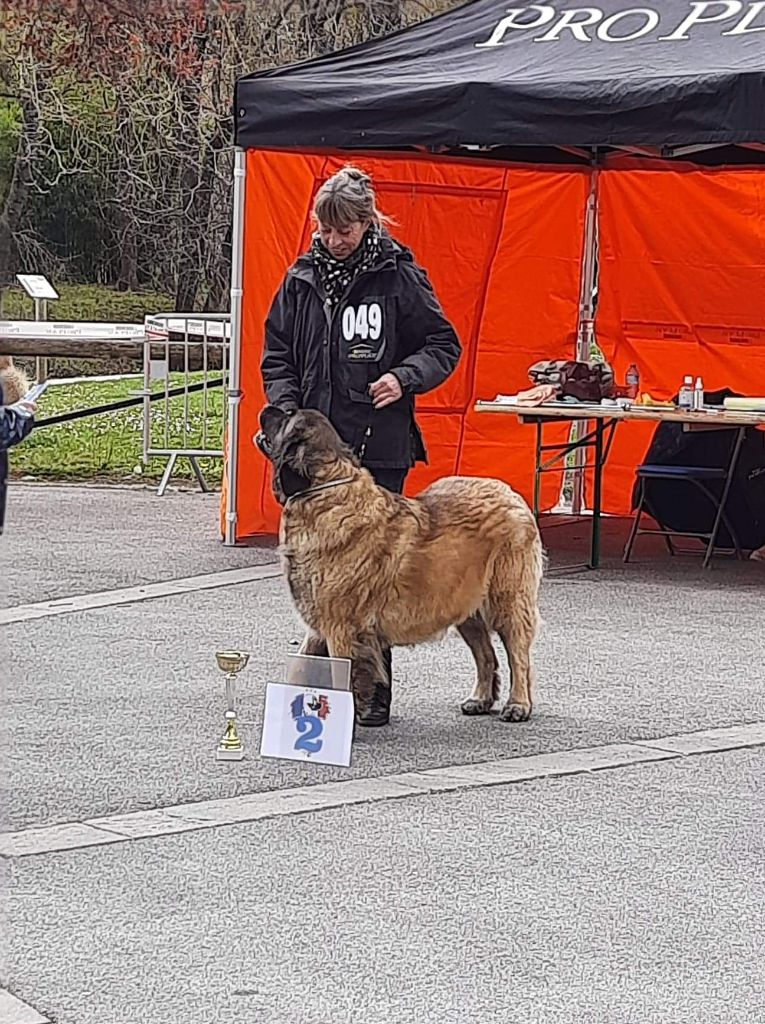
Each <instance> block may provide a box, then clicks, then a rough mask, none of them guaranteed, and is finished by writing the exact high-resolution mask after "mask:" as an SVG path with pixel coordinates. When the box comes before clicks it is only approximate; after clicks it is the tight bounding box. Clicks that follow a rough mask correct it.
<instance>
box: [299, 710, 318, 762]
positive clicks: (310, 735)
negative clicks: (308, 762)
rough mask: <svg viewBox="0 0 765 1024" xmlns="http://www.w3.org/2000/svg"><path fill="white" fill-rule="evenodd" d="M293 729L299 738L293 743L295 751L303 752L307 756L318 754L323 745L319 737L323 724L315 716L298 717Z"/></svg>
mask: <svg viewBox="0 0 765 1024" xmlns="http://www.w3.org/2000/svg"><path fill="white" fill-rule="evenodd" d="M295 727H296V728H297V731H298V732H299V733H302V735H301V736H298V738H297V740H296V741H295V748H294V749H295V750H305V751H306V753H308V754H318V753H319V751H320V750H321V748H322V745H323V743H324V741H323V740H320V739H319V736H321V734H322V733H323V732H324V723H323V722H322V721H321V719H320V718H317V717H316V715H300V716H299V718H296V719H295Z"/></svg>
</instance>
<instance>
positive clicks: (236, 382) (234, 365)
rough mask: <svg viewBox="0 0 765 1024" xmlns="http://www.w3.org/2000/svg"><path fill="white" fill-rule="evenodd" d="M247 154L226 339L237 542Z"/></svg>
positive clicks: (232, 539)
mask: <svg viewBox="0 0 765 1024" xmlns="http://www.w3.org/2000/svg"><path fill="white" fill-rule="evenodd" d="M245 175H246V154H245V151H244V150H243V149H241V148H239V147H237V148H236V149H235V150H234V216H233V230H232V234H231V339H230V341H229V377H228V444H227V450H226V472H227V474H228V491H227V495H226V525H225V531H224V537H223V543H224V544H225V545H226V546H227V547H232V546H233V545H235V544H236V521H237V495H238V482H239V404H240V402H241V400H242V390H241V375H242V370H241V367H242V267H243V264H244V196H245V185H246V181H245Z"/></svg>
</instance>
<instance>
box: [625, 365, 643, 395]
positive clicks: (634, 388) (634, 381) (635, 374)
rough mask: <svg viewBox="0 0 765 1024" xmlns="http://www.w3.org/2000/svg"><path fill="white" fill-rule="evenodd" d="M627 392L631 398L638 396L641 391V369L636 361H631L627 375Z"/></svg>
mask: <svg viewBox="0 0 765 1024" xmlns="http://www.w3.org/2000/svg"><path fill="white" fill-rule="evenodd" d="M625 379H626V383H627V394H628V397H629V398H637V396H638V392H639V391H640V371H639V370H638V368H637V366H635V364H634V363H630V366H629V369H628V370H627V376H626V378H625Z"/></svg>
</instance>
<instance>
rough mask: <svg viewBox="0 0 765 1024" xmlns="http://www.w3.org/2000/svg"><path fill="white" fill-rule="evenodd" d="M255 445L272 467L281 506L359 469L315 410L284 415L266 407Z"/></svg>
mask: <svg viewBox="0 0 765 1024" xmlns="http://www.w3.org/2000/svg"><path fill="white" fill-rule="evenodd" d="M255 443H256V444H257V446H258V448H259V449H260V450H261V451H262V452H263V454H264V455H265V456H266V457H267V458H268V459H270V461H271V463H272V464H273V467H274V494H275V495H276V500H277V501H278V502H279V504H280V505H283V504H284V503H285V501H286V500H287V498H291V497H292V496H293V495H295V494H300V493H301V492H303V491H307V490H308V489H309V488H310V487H313V486H315V485H316V484H321V483H326V482H327V481H329V480H333V479H335V478H337V477H341V476H343V475H345V474H347V472H348V470H349V469H350V467H351V466H352V465H358V461H357V459H356V458H355V456H354V455H353V453H352V452H351V450H350V448H348V447H347V445H345V444H343V442H342V441H341V440H340V436H339V434H338V433H337V431H336V430H335V428H334V427H333V426H332V424H331V423H330V422H329V420H328V419H327V418H326V416H323V415H322V414H321V413H320V412H317V411H316V410H314V409H300V410H298V411H296V412H285V411H284V410H283V409H280V408H278V406H275V405H267V406H266V408H265V409H264V410H263V411H262V412H261V414H260V433H259V434H258V435H257V436H256V438H255Z"/></svg>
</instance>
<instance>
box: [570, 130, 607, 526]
mask: <svg viewBox="0 0 765 1024" xmlns="http://www.w3.org/2000/svg"><path fill="white" fill-rule="evenodd" d="M599 173H600V171H599V168H598V157H597V151H595V150H594V151H593V154H592V173H591V175H590V193H589V195H588V196H587V206H586V209H585V220H584V248H583V253H582V278H581V289H580V293H579V323H578V325H577V336H576V358H577V359H578V360H581V361H582V362H587V361H588V360H589V359H590V353H591V349H592V343H593V341H594V340H595V285H596V281H597V273H598V259H597V248H598V175H599ZM586 431H587V422H586V421H585V420H581V421H577V422H576V423H575V424H574V425H573V427H572V435H573V436H572V440H573V441H578V440H579V439H580V434H582V433H586ZM574 460H575V461H574V473H573V478H574V488H573V494H572V498H571V511H572V512H573V514H574V515H581V513H582V511H583V510H584V508H585V493H584V490H585V488H584V484H585V463H586V460H587V452H586V450H585V449H584V448H583V447H582V448H577V449H576V452H575V454H574Z"/></svg>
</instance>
